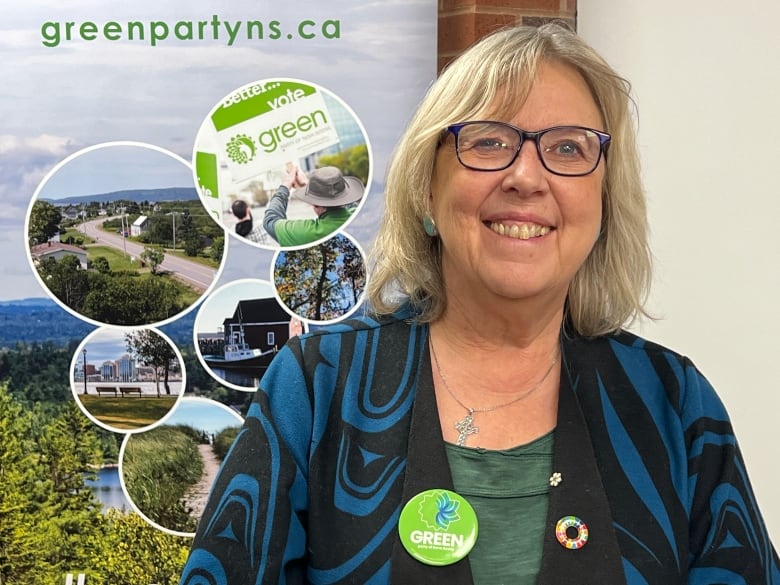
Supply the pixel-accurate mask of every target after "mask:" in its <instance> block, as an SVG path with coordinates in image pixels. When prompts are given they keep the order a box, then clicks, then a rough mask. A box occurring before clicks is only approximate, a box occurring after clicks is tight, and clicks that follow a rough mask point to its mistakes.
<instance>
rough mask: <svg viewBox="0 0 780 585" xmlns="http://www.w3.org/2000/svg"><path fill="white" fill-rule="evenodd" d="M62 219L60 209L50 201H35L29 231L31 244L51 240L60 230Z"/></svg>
mask: <svg viewBox="0 0 780 585" xmlns="http://www.w3.org/2000/svg"><path fill="white" fill-rule="evenodd" d="M61 221H62V214H61V213H60V210H59V209H58V208H57V207H55V206H54V205H52V204H51V203H49V202H48V201H36V202H35V203H33V206H32V210H31V211H30V223H29V229H28V231H27V237H28V241H29V242H30V244H33V245H34V244H42V243H44V242H47V241H49V239H50V238H51V237H52V236H54V235H55V234H56V233H57V232H58V231H59V229H60V227H59V226H60V222H61Z"/></svg>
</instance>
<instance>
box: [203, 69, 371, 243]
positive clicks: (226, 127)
mask: <svg viewBox="0 0 780 585" xmlns="http://www.w3.org/2000/svg"><path fill="white" fill-rule="evenodd" d="M193 167H194V171H195V182H196V184H197V185H198V189H199V192H200V196H201V198H202V200H203V202H204V204H205V205H206V207H208V208H209V209H210V210H211V211H212V212H213V213H214V215H215V217H217V218H218V219H219V221H220V222H221V223H222V225H223V226H224V228H225V229H226V230H227V231H228V232H229V233H231V234H233V236H234V237H236V238H239V239H241V240H244V241H246V242H249V243H250V244H253V245H256V246H259V247H263V248H278V247H282V248H295V247H300V246H306V245H310V244H312V243H315V242H319V241H322V240H324V239H326V238H328V237H330V236H331V235H332V234H334V233H335V232H336V231H337V230H340V229H342V228H343V227H345V226H347V225H348V224H349V222H350V221H351V219H352V217H353V216H354V215H355V214H356V212H357V211H358V210H359V208H360V207H361V206H362V204H363V202H364V201H365V197H366V189H367V187H368V185H370V184H371V173H372V165H371V148H370V144H369V141H368V136H367V135H366V132H365V130H364V129H363V125H362V124H361V122H360V120H359V119H358V118H357V116H356V115H355V113H354V112H353V111H352V110H351V109H350V107H349V106H348V105H347V104H345V103H344V102H343V101H342V100H341V99H340V98H339V97H338V96H336V95H334V94H333V93H332V92H331V91H329V90H327V89H325V88H323V87H320V86H318V85H316V84H313V83H310V82H308V81H301V80H298V79H264V80H260V81H255V82H252V83H249V84H247V85H244V86H243V87H239V88H238V89H236V90H235V91H233V92H231V93H230V94H229V95H227V96H225V98H224V99H223V100H222V101H221V102H220V103H218V104H216V105H215V106H214V108H213V109H212V111H211V113H210V114H209V115H208V116H207V117H206V119H205V120H204V122H203V124H202V125H201V127H200V130H199V131H198V135H197V138H196V140H195V149H194V153H193Z"/></svg>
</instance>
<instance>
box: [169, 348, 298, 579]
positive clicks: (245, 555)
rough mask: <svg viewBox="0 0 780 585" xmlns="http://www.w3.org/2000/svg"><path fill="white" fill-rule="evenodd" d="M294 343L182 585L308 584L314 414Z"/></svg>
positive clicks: (246, 432) (255, 411)
mask: <svg viewBox="0 0 780 585" xmlns="http://www.w3.org/2000/svg"><path fill="white" fill-rule="evenodd" d="M300 355H301V354H300V344H299V343H298V342H297V339H296V340H294V341H291V342H290V343H288V345H287V346H285V347H284V348H283V349H282V351H280V352H279V354H278V355H277V356H276V357H275V358H274V360H273V362H272V364H271V365H270V367H269V368H268V371H267V372H266V374H265V375H264V376H263V379H262V381H261V389H260V390H259V391H258V392H257V393H256V396H255V397H254V399H253V401H252V404H251V406H250V408H249V412H248V413H247V417H246V420H245V422H244V426H243V428H242V429H241V431H240V432H239V434H238V436H237V437H236V440H235V442H234V443H233V446H232V447H231V449H230V451H229V453H228V455H227V457H226V458H225V461H224V463H223V465H222V468H221V470H220V472H219V475H218V477H217V479H216V481H215V483H214V486H213V487H212V490H211V493H210V495H209V501H208V504H207V506H206V509H205V511H204V513H203V516H202V518H201V520H200V523H199V525H198V530H197V533H196V536H195V539H194V541H193V545H192V549H191V551H190V554H189V558H188V560H187V563H186V565H185V567H184V570H183V572H182V576H181V580H180V585H206V584H208V585H244V584H248V583H252V584H255V583H257V584H259V583H262V584H269V585H270V584H280V585H282V584H284V585H294V584H299V583H305V577H306V566H305V565H306V563H305V561H304V557H305V553H306V511H307V507H308V496H307V486H306V478H307V471H306V470H307V460H308V451H309V443H310V437H311V427H312V415H311V413H312V408H311V400H310V397H309V393H308V386H307V384H306V379H305V376H304V374H303V371H302V368H301V366H300V364H301V361H300Z"/></svg>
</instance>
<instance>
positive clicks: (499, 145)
mask: <svg viewBox="0 0 780 585" xmlns="http://www.w3.org/2000/svg"><path fill="white" fill-rule="evenodd" d="M507 146H508V145H507V143H506V142H504V141H503V140H499V139H498V138H480V139H478V140H473V141H472V142H471V148H476V149H477V150H503V149H504V148H507Z"/></svg>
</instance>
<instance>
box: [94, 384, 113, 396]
mask: <svg viewBox="0 0 780 585" xmlns="http://www.w3.org/2000/svg"><path fill="white" fill-rule="evenodd" d="M95 391H96V392H97V393H98V396H99V395H101V394H113V395H114V396H116V386H98V387H96V388H95Z"/></svg>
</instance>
